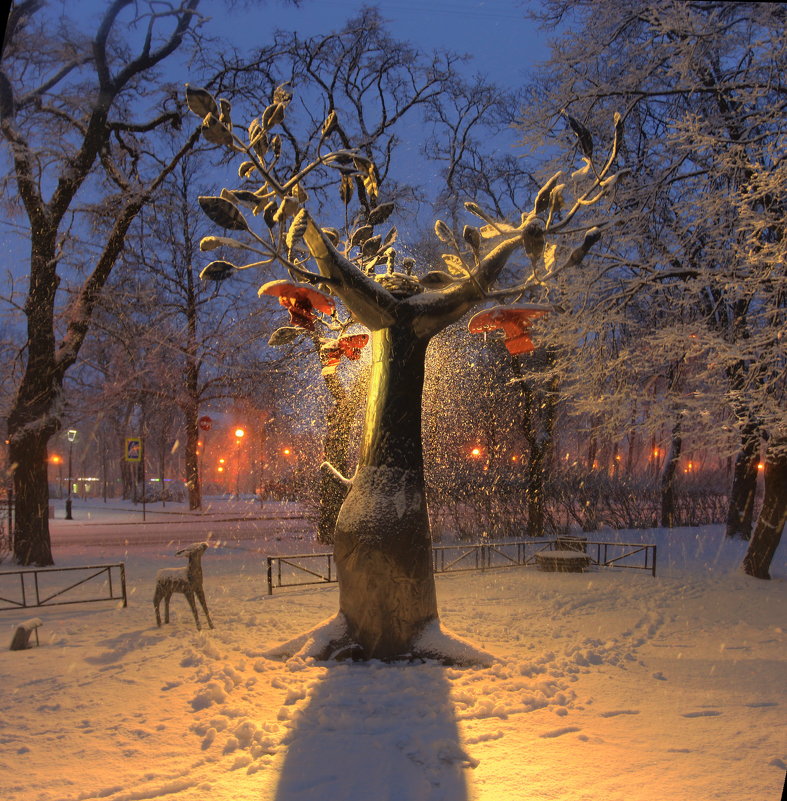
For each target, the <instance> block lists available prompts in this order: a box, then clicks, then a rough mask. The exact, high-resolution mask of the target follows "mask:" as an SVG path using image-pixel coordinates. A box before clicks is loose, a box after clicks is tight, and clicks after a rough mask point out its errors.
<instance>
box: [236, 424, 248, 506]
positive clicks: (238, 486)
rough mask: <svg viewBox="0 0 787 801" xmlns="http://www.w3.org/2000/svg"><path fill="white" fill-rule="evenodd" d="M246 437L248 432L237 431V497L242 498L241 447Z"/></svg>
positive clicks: (240, 429) (239, 429) (238, 429)
mask: <svg viewBox="0 0 787 801" xmlns="http://www.w3.org/2000/svg"><path fill="white" fill-rule="evenodd" d="M245 436H246V432H245V431H244V430H243V429H242V428H236V429H235V444H236V445H237V446H238V449H237V451H236V453H235V463H236V465H235V467H236V469H235V497H236V498H240V445H241V442H242V441H243V438H244V437H245Z"/></svg>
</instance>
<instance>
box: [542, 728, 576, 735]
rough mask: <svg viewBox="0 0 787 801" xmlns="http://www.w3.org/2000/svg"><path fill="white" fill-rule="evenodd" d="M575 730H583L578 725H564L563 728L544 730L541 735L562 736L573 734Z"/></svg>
mask: <svg viewBox="0 0 787 801" xmlns="http://www.w3.org/2000/svg"><path fill="white" fill-rule="evenodd" d="M574 731H582V729H580V728H579V727H578V726H564V727H563V728H562V729H553V730H552V731H547V732H544V733H543V734H542V735H540V736H541V737H562V736H563V735H564V734H571V732H574Z"/></svg>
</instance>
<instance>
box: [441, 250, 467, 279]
mask: <svg viewBox="0 0 787 801" xmlns="http://www.w3.org/2000/svg"><path fill="white" fill-rule="evenodd" d="M442 259H443V261H444V262H445V265H446V267H448V271H449V272H450V273H451V275H467V273H468V270H467V267H465V265H464V262H463V261H462V260H461V259H460V258H459V256H455V255H454V254H453V253H443V254H442Z"/></svg>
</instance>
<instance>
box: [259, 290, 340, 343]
mask: <svg viewBox="0 0 787 801" xmlns="http://www.w3.org/2000/svg"><path fill="white" fill-rule="evenodd" d="M257 294H258V295H270V296H272V297H276V298H278V299H279V303H281V305H282V306H284V308H285V309H287V311H288V312H289V313H290V324H291V325H297V326H300V327H301V328H307V329H308V330H309V331H313V330H314V319H315V318H314V312H315V311H318V312H321V313H322V314H332V313H333V311H334V310H335V308H336V305H335V304H334V302H333V299H332V298H331V297H330V296H329V295H326V294H325V293H324V292H320V291H318V290H316V289H312V288H311V287H308V286H304V285H303V284H293V283H292V282H291V281H284V280H281V281H268V283H267V284H263V285H262V286H261V287H260V288H259V290H258V292H257Z"/></svg>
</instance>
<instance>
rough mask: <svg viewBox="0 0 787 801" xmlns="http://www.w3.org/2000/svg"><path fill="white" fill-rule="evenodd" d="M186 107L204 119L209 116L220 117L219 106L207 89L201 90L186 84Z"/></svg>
mask: <svg viewBox="0 0 787 801" xmlns="http://www.w3.org/2000/svg"><path fill="white" fill-rule="evenodd" d="M186 105H187V106H188V107H189V110H190V111H193V112H194V114H196V115H197V116H198V117H202V118H203V119H204V118H205V117H207V116H208V114H213V115H215V116H216V117H218V116H219V106H218V104H217V103H216V101H215V100H214V99H213V95H212V94H211V93H210V92H209V91H208V90H207V89H199V88H198V87H191V86H189V85H188V84H186Z"/></svg>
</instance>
